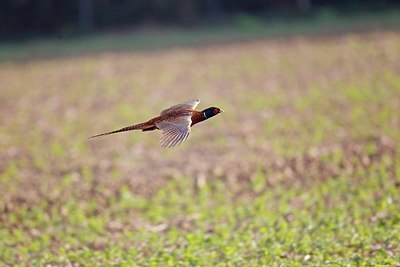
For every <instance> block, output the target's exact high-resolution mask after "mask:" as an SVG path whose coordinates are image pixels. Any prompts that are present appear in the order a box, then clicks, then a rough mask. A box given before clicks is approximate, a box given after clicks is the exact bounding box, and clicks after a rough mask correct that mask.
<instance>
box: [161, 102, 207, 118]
mask: <svg viewBox="0 0 400 267" xmlns="http://www.w3.org/2000/svg"><path fill="white" fill-rule="evenodd" d="M199 103H200V100H198V99H193V100H188V101H186V102H184V103H182V104H178V105H174V106H172V107H169V108H167V109H164V110H163V111H161V113H160V115H165V114H167V113H170V112H171V111H176V110H181V109H195V108H196V107H197V105H198V104H199Z"/></svg>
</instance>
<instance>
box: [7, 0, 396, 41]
mask: <svg viewBox="0 0 400 267" xmlns="http://www.w3.org/2000/svg"><path fill="white" fill-rule="evenodd" d="M399 2H400V1H399V0H68V1H60V0H0V36H2V37H5V36H22V35H28V34H49V33H61V34H63V33H64V34H68V33H74V32H79V31H91V30H94V29H101V28H105V27H110V26H122V25H135V24H143V23H152V24H156V25H157V24H165V23H169V24H175V25H184V26H190V25H194V24H196V23H199V22H201V21H203V20H207V19H212V18H218V17H224V16H229V15H233V14H238V13H248V14H253V15H265V14H276V13H278V14H296V13H298V14H302V13H303V14H307V13H308V12H311V11H312V10H315V9H318V8H325V7H328V8H332V9H335V10H338V11H342V12H349V11H357V10H368V9H373V10H374V9H384V8H391V7H395V6H399Z"/></svg>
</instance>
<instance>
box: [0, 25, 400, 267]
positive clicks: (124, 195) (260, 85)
mask: <svg viewBox="0 0 400 267" xmlns="http://www.w3.org/2000/svg"><path fill="white" fill-rule="evenodd" d="M399 47H400V38H399V36H398V35H397V34H395V33H393V32H389V31H383V32H380V33H369V34H367V33H364V34H347V35H340V36H335V37H333V36H331V37H323V38H318V37H316V36H314V37H312V38H306V37H301V38H299V37H293V38H291V39H287V40H284V39H280V40H277V39H273V40H272V39H270V40H267V39H266V40H258V41H252V42H247V43H230V44H223V45H215V46H208V47H197V48H176V49H173V50H164V51H157V52H135V53H130V52H124V53H114V52H110V53H107V54H98V55H86V56H82V57H73V58H58V59H51V60H45V59H41V60H39V59H36V60H33V61H26V62H8V63H2V64H1V65H0V83H1V84H2V87H1V89H0V90H1V93H2V94H1V96H0V111H1V116H0V123H1V125H2V126H1V131H0V147H1V153H0V194H1V195H2V197H1V198H0V260H1V261H0V265H2V264H4V265H15V266H30V265H32V266H35V265H37V266H42V265H46V264H47V265H51V266H68V264H72V266H244V265H245V266H262V265H265V266H280V265H285V266H286V265H288V266H325V265H332V266H336V265H337V266H349V265H350V266H385V265H386V266H398V263H399V262H400V258H399V256H398V255H400V247H399V245H398V240H399V239H400V213H399V211H398V208H397V207H398V206H399V204H400V203H399V202H400V198H399V196H400V192H399V178H398V177H399V175H400V169H399V166H400V165H399V164H398V162H399V159H400V158H399V153H398V144H399V142H400V135H399V133H400V131H399V126H400V124H399V116H398V114H399V113H400V110H399V108H400V106H399V92H400V91H399V88H400V78H399V77H398V76H397V75H396V70H398V69H400V65H399V64H400V63H399V62H400V60H399V53H398V52H399ZM192 98H200V99H201V101H202V102H201V103H200V105H199V109H203V108H205V107H208V106H218V107H221V108H222V109H224V110H225V112H224V113H223V114H221V115H219V116H217V117H215V118H213V119H212V120H209V121H207V122H204V123H201V124H199V125H196V126H195V127H193V131H192V133H191V136H190V138H189V140H187V141H186V142H185V143H184V144H182V145H181V146H179V147H176V148H174V149H170V150H165V149H162V148H160V147H159V144H158V138H159V135H160V133H159V132H152V133H142V132H131V133H126V134H118V135H114V136H109V137H104V138H99V139H91V140H88V139H87V138H88V137H89V136H91V135H93V134H97V133H100V132H104V131H107V130H113V129H117V128H120V127H123V126H127V125H130V124H133V123H136V122H141V121H144V120H147V119H149V118H151V117H152V116H156V115H157V114H159V111H160V110H162V109H163V108H165V107H168V106H170V105H173V104H176V103H178V102H181V101H184V100H187V99H192ZM74 264H75V265H74Z"/></svg>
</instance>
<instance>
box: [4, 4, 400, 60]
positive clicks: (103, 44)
mask: <svg viewBox="0 0 400 267" xmlns="http://www.w3.org/2000/svg"><path fill="white" fill-rule="evenodd" d="M399 16H400V12H399V11H398V10H393V11H385V12H383V11H381V12H375V13H361V14H359V15H354V14H352V15H348V16H346V15H340V14H337V13H335V12H334V10H330V9H324V10H321V11H320V12H316V13H315V15H314V16H310V17H295V18H290V19H283V18H279V17H273V16H272V17H271V18H266V19H260V18H257V17H252V16H249V15H244V14H243V15H237V16H234V17H233V18H231V19H229V20H227V21H226V22H225V23H220V22H219V23H216V25H214V24H212V25H210V24H205V25H203V26H196V27H193V28H176V27H165V28H162V27H158V28H157V27H156V28H150V29H139V28H134V29H126V30H122V31H121V32H117V33H115V32H108V33H103V34H100V33H99V34H91V35H82V36H75V37H74V36H73V35H68V34H61V35H60V37H58V38H48V39H38V40H35V39H33V40H26V41H20V42H8V43H7V42H3V43H2V44H1V43H0V61H8V60H15V59H19V60H23V59H32V58H38V57H39V58H40V57H60V56H71V55H81V54H86V53H90V54H95V53H102V52H107V51H110V50H112V51H114V52H115V51H120V52H124V51H132V50H135V51H146V50H160V49H165V48H173V47H185V46H198V45H204V44H215V43H226V42H230V41H245V40H251V39H255V38H265V37H288V36H293V35H300V34H301V35H316V34H332V33H336V34H337V33H343V32H351V31H353V32H357V31H358V32H359V31H365V30H371V29H375V30H379V29H381V28H382V27H386V28H394V29H397V28H399V26H400V21H399V19H398V18H399Z"/></svg>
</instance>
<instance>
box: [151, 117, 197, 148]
mask: <svg viewBox="0 0 400 267" xmlns="http://www.w3.org/2000/svg"><path fill="white" fill-rule="evenodd" d="M191 124H192V120H191V117H190V116H182V117H177V118H171V119H167V120H164V121H160V122H157V123H156V126H157V128H159V129H160V130H162V135H161V138H160V144H161V146H162V147H174V146H176V145H179V144H180V143H182V142H183V141H185V140H186V139H187V138H188V137H189V134H190V125H191Z"/></svg>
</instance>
